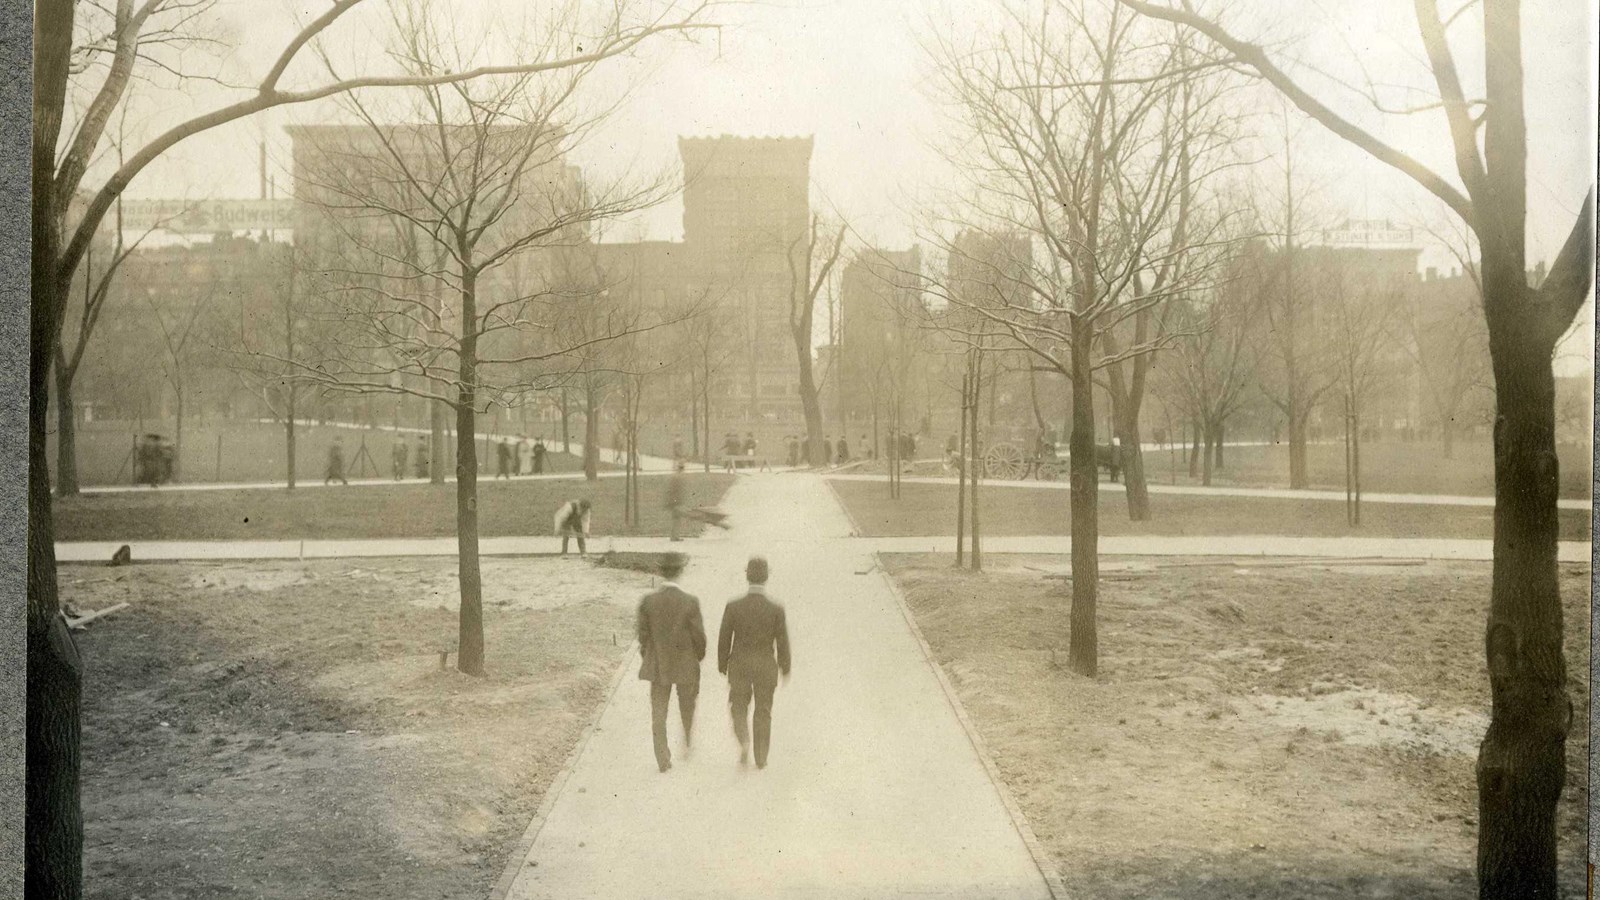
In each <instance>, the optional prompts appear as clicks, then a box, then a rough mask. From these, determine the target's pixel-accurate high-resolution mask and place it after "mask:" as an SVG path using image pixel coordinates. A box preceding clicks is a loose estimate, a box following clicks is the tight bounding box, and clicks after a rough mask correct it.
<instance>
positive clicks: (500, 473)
mask: <svg viewBox="0 0 1600 900" xmlns="http://www.w3.org/2000/svg"><path fill="white" fill-rule="evenodd" d="M548 453H549V451H548V450H546V449H545V446H544V437H543V436H540V437H536V438H534V439H533V441H532V442H531V443H530V442H529V441H528V437H527V435H518V436H517V442H516V443H515V444H513V443H511V439H510V438H508V437H501V438H500V443H498V444H495V445H494V460H495V470H494V477H496V478H510V477H511V476H513V475H543V474H544V466H545V456H546V454H548Z"/></svg>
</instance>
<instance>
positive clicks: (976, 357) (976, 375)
mask: <svg viewBox="0 0 1600 900" xmlns="http://www.w3.org/2000/svg"><path fill="white" fill-rule="evenodd" d="M980 340H981V339H980ZM979 346H980V347H981V346H982V345H981V344H980V345H979ZM991 383H992V382H991ZM982 391H983V351H982V350H981V349H980V350H977V351H976V352H974V354H973V360H972V456H973V460H974V462H973V465H972V480H971V482H970V484H971V487H972V504H971V507H970V508H971V511H972V571H974V572H981V571H983V537H982V532H981V531H980V530H979V524H980V523H979V520H978V495H979V489H978V486H979V484H980V483H981V482H982V480H983V475H982V474H981V473H980V471H979V469H980V468H981V466H979V465H978V463H977V459H979V458H981V457H982V456H983V438H982V436H981V435H980V433H979V431H978V403H979V401H981V400H982V399H983V394H982ZM989 397H990V400H991V403H990V406H989V411H990V413H991V414H992V413H993V412H994V405H993V402H992V401H993V398H994V394H993V393H991V394H990V395H989ZM896 438H898V435H896ZM896 446H897V447H898V446H899V444H898V442H897V443H896ZM895 459H896V462H895V471H896V472H898V471H899V470H900V464H899V451H898V450H897V451H896V457H895ZM896 477H899V476H898V475H897V476H896Z"/></svg>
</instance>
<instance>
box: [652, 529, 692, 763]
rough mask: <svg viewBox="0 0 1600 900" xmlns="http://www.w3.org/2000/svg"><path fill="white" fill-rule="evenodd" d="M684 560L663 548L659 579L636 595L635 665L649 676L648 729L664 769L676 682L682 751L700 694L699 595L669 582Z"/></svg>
mask: <svg viewBox="0 0 1600 900" xmlns="http://www.w3.org/2000/svg"><path fill="white" fill-rule="evenodd" d="M683 565H684V557H683V554H681V553H664V554H662V556H661V562H660V571H661V577H662V579H663V583H662V585H661V587H659V588H657V589H656V590H655V591H653V592H652V593H649V594H646V595H645V597H644V599H643V600H641V601H639V621H638V628H639V654H640V656H641V657H643V660H644V662H643V665H641V666H640V667H639V680H640V681H648V682H650V733H651V735H652V737H654V739H655V746H656V765H657V766H658V767H659V768H660V769H661V771H663V772H665V771H667V770H668V769H670V768H672V751H671V750H669V749H668V748H667V701H668V700H669V699H671V696H672V688H673V686H674V685H676V686H677V688H678V714H679V715H680V716H681V717H682V719H683V746H684V749H685V750H686V751H687V749H688V748H689V744H690V734H691V731H692V729H693V728H694V703H695V699H696V698H697V697H699V696H700V661H701V660H703V659H705V658H706V629H705V624H704V622H703V620H702V619H701V618H700V601H699V599H697V598H696V597H695V596H694V595H693V594H689V593H685V592H684V591H683V589H682V588H679V587H678V585H677V584H675V583H674V582H675V581H676V579H677V577H678V575H679V574H680V573H681V572H682V571H683Z"/></svg>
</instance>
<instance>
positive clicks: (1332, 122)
mask: <svg viewBox="0 0 1600 900" xmlns="http://www.w3.org/2000/svg"><path fill="white" fill-rule="evenodd" d="M1120 2H1122V3H1123V4H1124V5H1125V6H1127V7H1129V8H1130V9H1133V10H1136V11H1138V12H1140V13H1143V14H1144V15H1147V16H1152V17H1156V18H1159V19H1164V20H1167V21H1170V22H1174V23H1178V24H1181V25H1183V26H1185V27H1188V28H1191V29H1193V30H1195V31H1197V32H1199V33H1200V34H1202V35H1204V36H1205V37H1207V38H1208V39H1210V40H1211V41H1212V42H1214V43H1215V45H1216V46H1218V47H1220V48H1221V49H1223V50H1224V51H1226V52H1227V53H1229V54H1231V55H1232V57H1233V58H1235V59H1237V60H1238V61H1239V62H1240V63H1242V64H1244V65H1246V66H1249V67H1250V68H1252V69H1254V70H1255V71H1256V72H1257V73H1258V74H1259V75H1260V76H1261V77H1262V78H1263V79H1265V80H1266V81H1267V82H1268V83H1269V84H1271V85H1272V86H1273V87H1274V88H1276V89H1277V90H1278V91H1279V92H1280V93H1282V94H1283V95H1284V96H1285V97H1287V98H1288V99H1289V100H1290V101H1291V102H1293V103H1294V104H1295V106H1297V107H1299V108H1300V110H1301V111H1302V112H1304V113H1305V114H1306V115H1308V116H1310V117H1311V118H1313V119H1315V120H1316V121H1317V122H1319V123H1321V124H1322V125H1323V126H1324V127H1326V128H1327V129H1328V130H1329V131H1331V132H1333V133H1334V134H1335V135H1336V136H1338V137H1339V138H1341V139H1343V140H1345V141H1347V142H1349V143H1351V144H1353V145H1354V146H1356V147H1358V148H1360V149H1361V150H1363V151H1365V152H1366V153H1367V154H1369V155H1370V156H1372V157H1373V158H1374V159H1376V160H1378V161H1379V162H1382V163H1384V164H1385V165H1387V166H1390V167H1391V168H1393V169H1395V170H1397V171H1399V172H1401V173H1403V174H1405V175H1406V176H1408V177H1409V178H1411V179H1412V180H1413V181H1415V182H1417V183H1418V184H1419V185H1421V186H1422V187H1423V188H1424V189H1426V190H1427V191H1428V192H1429V193H1431V194H1433V195H1434V196H1435V197H1437V198H1438V199H1439V200H1440V201H1442V202H1443V203H1444V204H1445V205H1446V206H1448V207H1449V208H1450V209H1451V210H1453V211H1454V212H1455V213H1456V215H1458V216H1459V217H1460V218H1461V220H1462V221H1463V222H1464V223H1466V224H1467V225H1468V226H1469V227H1470V228H1471V229H1472V232H1473V235H1474V236H1475V237H1476V239H1477V242H1478V247H1479V260H1480V261H1479V266H1478V272H1479V277H1480V278H1481V283H1482V285H1483V307H1484V320H1485V322H1486V324H1487V327H1488V333H1489V355H1490V367H1491V371H1492V372H1493V374H1494V384H1495V398H1496V405H1497V409H1496V417H1495V429H1494V454H1495V516H1494V577H1493V586H1492V588H1491V590H1490V600H1489V621H1488V626H1487V628H1486V629H1485V634H1484V646H1485V650H1486V651H1487V656H1488V666H1489V685H1490V691H1491V697H1492V700H1493V706H1492V712H1491V715H1490V721H1489V730H1488V733H1487V734H1485V735H1484V739H1483V744H1482V745H1481V747H1480V748H1479V752H1478V771H1477V774H1478V821H1479V822H1480V823H1481V825H1480V827H1479V830H1478V892H1479V895H1480V896H1481V897H1484V898H1486V900H1489V898H1492V900H1500V898H1511V897H1519V898H1525V897H1555V896H1556V893H1557V878H1556V827H1555V812H1556V804H1557V802H1558V801H1559V800H1560V797H1561V789H1562V786H1563V784H1564V783H1565V780H1566V740H1567V732H1568V731H1569V730H1570V729H1571V727H1572V701H1571V699H1570V698H1569V697H1568V696H1567V692H1566V679H1567V665H1566V658H1565V655H1564V651H1563V648H1562V631H1563V626H1562V610H1561V591H1560V583H1559V580H1558V577H1557V569H1556V546H1557V535H1558V524H1557V517H1556V497H1557V493H1558V490H1559V485H1560V479H1559V477H1558V473H1557V466H1556V447H1555V443H1556V442H1555V374H1554V371H1553V369H1552V367H1551V357H1552V355H1553V353H1554V350H1555V346H1556V343H1557V342H1558V341H1559V340H1560V339H1561V337H1562V335H1563V334H1564V333H1565V332H1566V331H1567V329H1568V328H1569V327H1570V326H1571V324H1572V321H1573V319H1574V318H1575V317H1576V316H1577V314H1578V312H1579V310H1581V309H1582V308H1583V305H1584V302H1585V300H1586V299H1587V297H1588V296H1589V292H1590V288H1591V287H1592V285H1593V279H1594V271H1593V258H1594V257H1593V254H1594V189H1593V187H1592V186H1591V187H1590V189H1589V190H1588V191H1587V192H1586V193H1585V196H1584V198H1583V201H1582V203H1581V204H1580V209H1579V211H1578V215H1577V220H1576V222H1575V223H1574V225H1573V227H1572V231H1571V233H1570V234H1569V235H1568V237H1567V240H1566V242H1565V243H1564V244H1563V245H1562V247H1561V250H1560V252H1559V253H1558V254H1557V255H1556V259H1555V262H1554V263H1553V264H1552V265H1551V267H1550V274H1549V276H1548V277H1547V278H1545V280H1544V282H1543V283H1542V284H1540V285H1539V286H1538V287H1532V286H1530V285H1529V284H1528V278H1527V274H1526V273H1527V192H1528V179H1527V156H1528V132H1527V123H1526V119H1525V113H1524V84H1523V68H1522V51H1523V48H1522V4H1521V2H1520V0H1484V2H1483V3H1482V4H1481V16H1482V40H1483V44H1482V47H1483V53H1484V68H1483V76H1484V88H1485V90H1484V96H1483V97H1481V98H1469V97H1468V95H1467V93H1466V90H1465V88H1464V87H1463V86H1462V80H1461V75H1460V71H1459V69H1458V68H1457V65H1456V56H1455V50H1454V49H1453V48H1452V46H1451V41H1450V38H1449V35H1448V29H1449V27H1450V25H1451V24H1453V23H1454V22H1456V21H1458V20H1459V15H1460V11H1458V12H1457V14H1455V15H1452V16H1451V17H1450V19H1448V20H1446V19H1443V18H1441V16H1440V14H1439V10H1438V5H1437V3H1436V2H1435V0H1413V6H1414V8H1415V13H1416V18H1417V29H1418V34H1419V37H1420V39H1421V43H1422V48H1423V50H1424V51H1425V53H1426V55H1427V60H1428V64H1429V68H1430V69H1431V71H1432V74H1433V79H1434V83H1435V86H1436V87H1437V88H1438V96H1439V102H1438V105H1437V106H1433V107H1431V108H1432V109H1434V110H1438V111H1440V112H1442V113H1443V116H1444V119H1445V122H1446V124H1447V126H1448V129H1449V134H1450V140H1451V145H1452V147H1453V148H1454V150H1455V164H1456V177H1457V179H1459V181H1458V182H1456V183H1453V182H1452V181H1451V179H1450V178H1448V177H1446V176H1444V175H1441V174H1439V173H1438V172H1435V171H1434V170H1432V169H1430V168H1428V167H1427V166H1425V165H1424V164H1423V163H1421V162H1420V161H1418V159H1417V158H1416V157H1415V156H1412V155H1410V154H1408V153H1406V152H1404V151H1403V150H1401V149H1399V148H1397V147H1395V146H1392V145H1390V144H1388V143H1386V142H1384V141H1383V140H1382V139H1380V138H1379V137H1377V136H1376V135H1374V134H1373V133H1371V132H1369V131H1367V130H1365V129H1363V128H1361V127H1360V126H1359V125H1357V124H1355V122H1353V121H1352V120H1351V119H1350V118H1348V117H1346V116H1344V115H1341V114H1340V113H1338V112H1336V111H1335V110H1334V109H1333V108H1331V107H1330V106H1328V105H1327V104H1326V103H1324V102H1323V101H1322V100H1320V99H1318V98H1317V97H1315V96H1313V95H1312V94H1311V93H1309V92H1308V91H1306V90H1305V89H1304V88H1303V87H1302V86H1301V85H1300V83H1299V82H1298V81H1297V80H1296V79H1295V78H1294V77H1293V76H1291V75H1290V74H1289V73H1288V72H1286V71H1285V70H1284V69H1283V68H1282V67H1280V66H1279V65H1278V64H1277V63H1276V62H1274V61H1273V59H1272V57H1271V56H1269V55H1268V53H1267V51H1266V50H1265V49H1263V48H1262V47H1261V46H1259V45H1257V44H1254V43H1251V42H1249V41H1247V40H1243V39H1241V38H1239V37H1236V36H1235V34H1234V32H1233V31H1232V30H1230V29H1229V28H1226V27H1224V26H1223V25H1221V24H1219V22H1218V21H1217V20H1215V19H1212V18H1207V17H1205V16H1201V15H1199V14H1197V13H1196V12H1194V11H1193V9H1192V8H1190V7H1187V6H1185V7H1183V8H1174V7H1170V6H1166V5H1163V4H1157V3H1149V2H1142V0H1120ZM1475 6H1476V5H1475V4H1467V5H1466V6H1465V7H1462V10H1463V11H1464V10H1472V9H1474V8H1475ZM1457 183H1459V185H1460V186H1459V187H1458V186H1457Z"/></svg>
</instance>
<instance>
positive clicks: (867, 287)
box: [832, 246, 930, 419]
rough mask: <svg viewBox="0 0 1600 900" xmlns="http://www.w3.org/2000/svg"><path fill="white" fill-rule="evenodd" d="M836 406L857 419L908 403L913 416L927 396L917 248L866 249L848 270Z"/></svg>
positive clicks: (924, 319)
mask: <svg viewBox="0 0 1600 900" xmlns="http://www.w3.org/2000/svg"><path fill="white" fill-rule="evenodd" d="M839 315H840V323H839V353H838V357H837V361H836V364H837V365H838V370H837V372H836V373H835V375H834V377H835V378H836V379H837V382H836V384H835V385H834V386H833V391H832V393H834V396H835V398H836V402H837V403H838V404H840V406H841V407H842V409H843V411H844V414H845V416H846V417H848V418H851V419H861V418H865V417H870V416H872V415H873V414H875V413H879V412H881V411H883V410H884V409H885V408H886V407H889V406H895V405H898V406H899V407H900V411H901V414H902V415H906V414H908V412H907V410H906V408H905V407H906V406H907V401H911V402H912V404H913V405H912V409H914V410H916V411H917V412H918V413H919V414H920V412H921V411H922V407H923V406H924V405H925V404H922V403H920V402H919V401H921V400H923V399H924V396H925V394H926V393H927V387H928V386H927V385H926V384H925V383H924V381H925V379H924V378H922V377H918V376H919V375H921V376H925V375H926V374H927V371H926V370H927V366H926V365H925V363H926V362H927V357H928V352H927V342H928V340H929V337H930V334H929V330H928V326H929V317H928V309H927V305H926V303H925V302H924V297H923V291H922V249H921V248H920V247H916V246H913V247H911V248H910V249H909V250H878V249H868V250H865V251H862V252H861V253H859V254H857V256H856V257H855V258H854V259H852V260H851V261H850V262H849V263H847V264H846V265H845V267H844V272H843V274H842V276H841V278H840V284H839Z"/></svg>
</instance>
